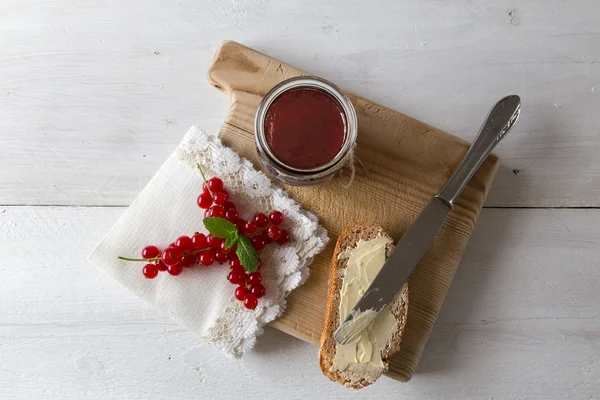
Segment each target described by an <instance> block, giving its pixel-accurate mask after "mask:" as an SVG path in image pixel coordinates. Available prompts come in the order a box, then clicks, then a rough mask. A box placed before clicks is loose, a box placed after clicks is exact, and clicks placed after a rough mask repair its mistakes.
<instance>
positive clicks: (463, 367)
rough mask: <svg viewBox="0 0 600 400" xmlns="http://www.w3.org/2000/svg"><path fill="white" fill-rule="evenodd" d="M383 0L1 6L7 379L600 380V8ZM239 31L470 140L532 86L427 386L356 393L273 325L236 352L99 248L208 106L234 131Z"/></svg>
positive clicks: (597, 391)
mask: <svg viewBox="0 0 600 400" xmlns="http://www.w3.org/2000/svg"><path fill="white" fill-rule="evenodd" d="M321 3H328V5H321ZM373 3H375V2H370V1H361V0H358V1H349V0H338V1H330V2H318V1H301V0H293V1H285V2H282V1H267V0H234V1H231V2H230V1H225V0H212V1H209V0H179V1H176V0H172V1H168V0H153V1H130V2H127V1H116V0H106V1H100V0H72V1H66V0H63V1H60V0H37V1H33V0H4V1H2V2H0V148H1V149H2V152H1V155H0V239H1V240H0V272H1V275H0V276H1V278H0V359H1V360H2V361H1V363H0V398H1V399H13V398H19V399H20V398H22V399H34V398H43V399H54V398H56V399H63V398H67V397H70V398H75V399H104V398H115V399H127V400H129V399H136V398H153V399H162V398H164V399H201V398H207V399H208V398H210V399H216V398H232V399H233V398H235V399H254V398H256V399H284V398H285V399H292V398H315V399H322V398H340V399H347V398H358V397H370V398H376V399H398V398H405V399H469V398H494V399H498V398H532V399H538V398H539V399H551V398H556V399H591V398H598V397H599V396H600V295H599V292H600V265H599V264H600V246H599V241H600V240H599V239H600V210H599V209H598V207H600V162H599V161H598V156H597V155H598V152H599V151H600V118H599V113H600V53H599V50H600V25H599V21H600V4H599V3H598V2H595V1H591V0H590V1H584V0H572V1H569V2H566V1H565V2H563V1H559V0H545V1H542V0H535V1H533V0H532V1H528V2H524V1H522V2H517V1H508V0H498V1H483V0H477V1H454V0H447V1H416V0H415V1H391V0H390V1H379V2H378V3H377V4H376V5H375V4H373ZM224 39H233V40H237V41H239V42H242V43H244V44H247V45H249V46H252V47H254V48H257V49H259V50H262V51H264V52H267V53H269V54H270V55H273V56H275V57H277V58H280V59H282V60H285V61H287V62H289V63H291V64H294V65H296V66H298V67H301V68H302V69H304V70H308V71H312V72H314V73H316V74H318V75H321V76H323V77H325V78H328V79H331V80H333V81H335V82H337V83H339V84H340V85H341V86H343V87H344V88H346V89H349V90H352V91H354V92H356V93H360V94H361V95H363V96H365V97H369V98H372V99H374V100H376V101H378V102H380V103H382V104H384V105H386V106H389V107H391V108H394V109H397V110H399V111H401V112H403V113H406V114H408V115H411V116H413V117H416V118H418V119H421V120H423V121H425V122H428V123H430V124H432V125H435V126H437V127H439V128H441V129H443V130H445V131H448V132H452V133H454V134H456V135H458V136H461V137H463V138H466V139H472V138H473V136H474V135H475V133H476V131H477V129H478V127H479V124H480V123H481V121H482V119H483V117H484V116H485V113H486V112H487V110H488V108H489V107H490V106H491V105H492V104H493V103H494V102H495V101H496V100H498V99H499V98H500V97H501V96H503V95H505V94H509V93H516V94H519V95H521V96H522V99H523V103H524V107H523V113H522V116H521V119H520V121H519V123H518V125H517V127H516V129H515V130H514V131H513V132H512V133H511V134H510V135H509V137H508V138H506V139H505V141H504V142H503V143H502V144H501V146H500V147H499V149H498V154H499V155H500V156H501V159H502V166H501V169H500V171H499V173H498V176H497V179H496V181H495V184H494V186H493V189H492V191H491V193H490V195H489V198H488V201H487V208H486V209H485V210H484V211H483V212H482V215H481V219H480V221H479V223H478V226H477V231H476V232H475V234H474V235H473V237H472V240H471V242H470V245H469V249H468V251H467V253H466V255H465V257H464V260H463V262H462V264H461V267H460V268H459V271H458V273H457V276H456V279H455V282H454V284H453V286H452V287H451V290H450V293H449V295H448V298H447V301H446V303H445V305H444V308H443V309H442V312H441V315H440V316H439V319H438V321H437V324H436V327H435V329H434V331H433V333H432V336H431V338H430V341H429V343H428V346H427V348H426V349H425V353H424V355H423V358H422V360H421V362H420V364H419V367H418V370H417V374H416V375H415V376H414V378H413V380H412V381H411V382H409V383H407V384H402V383H398V382H395V381H392V380H391V379H388V378H382V379H381V380H380V381H379V382H378V383H377V384H376V385H374V386H372V387H370V388H368V389H365V390H362V391H360V392H353V391H349V390H347V389H344V388H342V387H341V386H338V385H335V384H333V383H330V382H329V381H328V380H327V379H326V378H325V377H323V376H322V375H321V373H320V371H319V368H318V365H317V361H316V351H317V350H316V348H315V347H312V346H310V345H308V344H305V343H302V342H300V341H298V340H296V339H293V338H291V337H288V336H286V335H284V334H282V333H279V332H277V331H274V330H272V329H267V331H266V332H265V334H264V335H263V336H262V337H261V338H260V339H259V342H258V345H257V346H256V350H255V351H253V352H252V354H250V355H248V356H247V357H246V358H245V359H244V360H243V361H242V362H238V361H229V360H227V359H225V358H224V357H222V356H221V354H220V353H218V352H217V351H215V350H213V349H212V348H209V347H204V346H201V345H199V344H198V341H197V338H196V337H194V335H192V334H191V333H189V332H187V331H185V330H183V329H182V328H180V327H179V326H178V325H176V324H175V323H173V322H172V321H170V320H169V319H167V318H166V317H164V316H161V315H160V314H158V313H157V312H156V311H155V310H153V309H149V308H147V307H146V306H145V305H144V304H143V303H142V302H141V301H140V300H138V299H137V298H136V297H134V296H133V295H131V294H129V293H128V292H127V291H125V290H124V289H122V288H121V287H120V286H119V285H118V284H116V283H115V282H113V281H112V280H110V279H109V278H108V277H107V276H106V275H105V274H104V273H102V272H101V271H99V270H98V269H96V268H95V267H93V266H92V265H90V264H89V263H88V262H86V261H85V257H86V256H87V254H88V253H89V252H90V251H91V249H92V248H93V246H94V244H95V243H97V242H98V241H99V239H100V238H101V237H102V235H103V234H104V233H105V232H106V231H107V230H108V229H109V228H110V227H111V225H112V224H113V223H114V222H115V221H116V219H117V218H118V217H119V216H120V215H121V214H122V212H123V211H124V210H125V207H127V206H128V205H129V204H130V203H131V201H132V200H133V199H134V197H135V196H136V194H137V193H138V192H139V191H140V190H141V189H142V188H143V187H144V185H145V184H146V183H147V182H148V180H149V179H150V177H151V176H152V174H153V173H154V172H155V171H156V170H157V169H158V167H159V166H160V165H161V163H162V162H163V161H164V159H165V158H166V157H167V155H168V154H169V153H170V152H171V151H172V150H173V148H174V147H175V145H176V144H177V143H178V141H179V140H180V138H181V137H182V135H183V134H184V132H185V131H186V129H187V127H188V126H190V125H192V124H198V125H200V126H202V127H204V128H205V129H206V130H216V129H218V128H219V126H220V123H221V121H222V119H223V117H224V115H225V113H226V111H227V99H226V98H225V97H224V96H223V95H222V94H221V93H219V92H218V91H217V90H215V89H213V88H211V87H210V86H209V85H208V83H207V81H206V79H205V72H206V68H207V66H208V65H209V62H210V60H211V57H212V54H213V52H214V50H215V48H216V46H217V45H218V43H219V42H220V41H222V40H224Z"/></svg>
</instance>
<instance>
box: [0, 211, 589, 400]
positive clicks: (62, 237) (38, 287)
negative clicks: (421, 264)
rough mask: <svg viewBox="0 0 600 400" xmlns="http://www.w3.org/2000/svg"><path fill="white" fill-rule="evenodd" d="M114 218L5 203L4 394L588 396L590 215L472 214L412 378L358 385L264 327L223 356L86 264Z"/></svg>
mask: <svg viewBox="0 0 600 400" xmlns="http://www.w3.org/2000/svg"><path fill="white" fill-rule="evenodd" d="M122 212H123V209H122V208H77V207H60V208H54V207H0V238H1V240H0V253H1V254H2V257H0V273H1V276H2V279H0V315H1V320H0V355H1V356H2V367H0V398H2V399H3V400H13V399H64V398H75V399H81V400H86V399H122V400H131V399H147V398H152V399H211V398H212V399H215V398H218V399H221V398H222V399H230V398H238V397H239V396H243V397H244V398H246V399H306V398H316V399H323V398H327V399H355V398H356V399H358V398H375V399H383V400H387V399H389V400H392V399H398V398H402V399H407V400H410V399H419V400H448V399H457V400H460V399H491V398H494V399H557V400H564V399H593V398H596V397H597V396H598V387H600V358H599V357H598V355H599V354H600V337H599V336H598V332H600V313H599V312H598V310H600V297H599V296H598V295H597V293H598V287H599V285H600V270H599V269H598V263H597V260H598V246H597V243H598V240H599V239H600V228H599V227H600V213H598V212H597V211H594V210H494V209H485V210H483V212H482V215H481V217H480V219H479V221H478V223H477V230H476V231H475V233H474V234H473V237H472V239H471V241H470V242H469V248H468V249H467V252H466V254H465V256H464V258H463V261H462V263H461V267H460V268H459V270H458V272H457V274H456V277H455V279H454V282H453V284H452V286H451V288H450V291H449V293H448V296H447V299H446V302H445V303H444V307H443V308H442V310H441V313H440V315H439V317H438V320H437V322H436V325H435V327H434V329H433V332H432V334H431V336H430V339H429V342H428V344H427V347H426V348H425V351H424V353H423V357H422V359H421V361H420V363H419V368H417V371H416V373H415V375H414V377H413V379H412V380H411V382H409V383H406V384H399V383H398V382H396V381H394V380H392V379H389V378H387V377H382V378H381V379H380V380H379V381H378V382H377V383H376V384H374V385H372V386H371V387H369V388H365V389H363V390H361V391H358V392H355V391H352V390H347V389H345V388H343V387H341V386H339V385H337V384H333V383H331V382H330V381H329V380H328V379H327V378H326V377H324V376H323V375H322V374H321V371H320V370H319V366H318V364H317V362H316V356H317V348H316V347H315V346H313V345H310V344H308V343H304V342H302V341H300V340H297V339H295V338H293V337H291V336H289V335H286V334H282V333H280V332H278V331H276V330H274V329H267V330H266V331H265V334H264V335H262V336H260V337H259V338H258V342H257V345H256V348H255V350H254V351H252V352H251V353H249V354H248V355H247V356H246V357H245V358H244V359H243V360H242V361H233V360H227V359H225V358H224V357H223V355H222V354H221V353H220V352H218V351H217V350H214V349H212V348H210V347H205V346H201V345H199V343H198V340H197V338H196V337H195V336H194V335H193V334H191V333H189V332H187V331H185V330H184V329H182V328H181V327H180V326H178V325H177V324H176V323H174V322H172V321H171V320H169V319H168V318H167V317H165V316H162V315H159V314H158V313H157V312H156V311H155V310H154V309H151V308H148V307H147V306H146V305H145V304H144V303H143V302H142V301H140V300H139V299H138V298H137V297H135V296H133V295H131V294H130V293H129V292H128V291H127V290H125V289H123V288H122V287H121V286H119V284H117V283H116V282H114V281H113V280H111V279H110V278H109V277H108V276H107V275H105V274H104V273H103V272H102V271H101V270H99V269H97V268H96V267H94V266H93V265H91V264H88V263H87V262H86V261H85V257H86V256H87V254H88V253H89V252H90V251H91V249H92V248H93V247H94V245H95V244H96V243H97V242H98V241H99V240H100V238H101V237H102V235H104V233H105V232H106V231H107V230H108V229H109V228H110V227H111V226H112V225H113V223H114V222H116V220H117V219H118V218H119V216H120V215H121V214H122ZM65 244H67V250H65ZM32 249H35V251H32ZM138 267H139V268H141V266H133V265H132V268H138ZM140 274H141V273H140Z"/></svg>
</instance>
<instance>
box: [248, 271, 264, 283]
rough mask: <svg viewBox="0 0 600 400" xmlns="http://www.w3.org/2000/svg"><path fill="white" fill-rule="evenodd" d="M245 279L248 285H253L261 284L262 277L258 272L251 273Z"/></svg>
mask: <svg viewBox="0 0 600 400" xmlns="http://www.w3.org/2000/svg"><path fill="white" fill-rule="evenodd" d="M246 279H247V281H248V283H250V284H251V285H253V284H255V283H261V282H262V275H261V274H260V272H251V273H249V274H248V277H247V278H246Z"/></svg>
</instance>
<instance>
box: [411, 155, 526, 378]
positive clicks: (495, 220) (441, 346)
mask: <svg viewBox="0 0 600 400" xmlns="http://www.w3.org/2000/svg"><path fill="white" fill-rule="evenodd" d="M500 168H503V167H500ZM504 168H508V167H504ZM506 212H510V211H507V210H504V211H503V210H495V209H483V210H482V211H481V214H480V216H479V220H478V222H477V225H476V227H475V231H474V232H473V234H472V236H471V239H470V241H469V244H468V246H467V250H466V252H465V255H464V256H463V259H462V261H461V263H460V265H459V267H458V270H457V272H456V275H455V276H454V279H453V281H452V284H451V286H450V289H449V291H448V295H447V296H446V299H445V301H444V305H443V306H442V309H441V310H440V313H439V315H438V318H437V320H436V324H435V325H434V327H433V330H432V332H431V334H430V337H429V340H428V342H427V345H426V346H425V349H424V350H423V354H422V356H421V359H420V361H419V364H418V365H417V368H416V371H415V375H420V374H428V373H434V372H437V371H442V370H457V369H458V370H461V369H464V368H466V365H467V364H468V363H469V360H470V358H469V357H467V356H465V353H464V349H462V348H459V345H460V344H462V343H473V342H474V341H475V340H476V338H475V337H473V338H471V339H469V338H467V337H466V336H467V335H473V336H474V335H478V333H477V330H475V329H469V326H471V327H472V326H473V325H484V324H487V323H490V321H487V320H485V319H482V318H474V317H473V315H474V314H477V313H478V312H477V308H478V306H479V304H481V302H482V300H483V299H484V298H485V295H486V292H488V291H489V290H490V289H491V288H493V286H494V285H495V284H496V283H497V282H499V281H501V280H503V276H502V274H503V273H504V271H503V268H502V265H499V264H498V263H499V262H498V261H497V259H498V258H500V255H501V252H503V251H507V250H510V241H511V237H514V236H515V235H514V234H515V232H514V229H515V227H514V222H515V219H512V218H506V217H504V215H503V213H506ZM409 312H410V311H409ZM459 337H460V338H459ZM477 340H478V339H477ZM469 354H471V353H469Z"/></svg>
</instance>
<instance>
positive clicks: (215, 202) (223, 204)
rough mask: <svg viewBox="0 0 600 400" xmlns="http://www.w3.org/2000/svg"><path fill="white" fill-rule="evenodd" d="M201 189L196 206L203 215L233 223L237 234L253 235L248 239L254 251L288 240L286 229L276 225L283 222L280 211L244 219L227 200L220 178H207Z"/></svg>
mask: <svg viewBox="0 0 600 400" xmlns="http://www.w3.org/2000/svg"><path fill="white" fill-rule="evenodd" d="M202 189H203V191H202V193H201V194H200V196H198V206H199V207H200V208H202V209H205V210H206V211H205V212H204V217H205V218H225V219H226V220H227V221H229V222H231V223H233V224H235V226H236V227H237V229H238V234H239V235H242V234H246V235H248V236H250V235H254V236H251V237H250V241H251V242H252V246H253V247H254V248H255V249H256V251H261V250H262V249H264V248H265V246H266V245H267V244H271V243H273V242H277V243H279V244H285V243H287V242H288V241H289V240H290V234H289V233H288V231H286V230H285V229H281V228H280V227H279V226H278V225H280V224H281V223H282V222H283V214H282V213H281V211H273V212H271V213H270V214H269V216H267V215H265V214H263V213H258V214H256V215H255V216H254V218H252V219H250V220H245V219H243V218H240V216H239V214H238V212H237V210H236V208H235V204H233V203H232V202H231V201H230V200H229V193H228V192H227V191H226V190H225V189H224V188H223V181H222V180H221V179H219V178H211V179H209V180H208V181H207V182H206V183H205V184H204V185H202ZM269 223H270V224H269ZM269 225H270V226H269ZM261 228H265V229H264V231H262V232H258V231H259V229H261Z"/></svg>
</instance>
